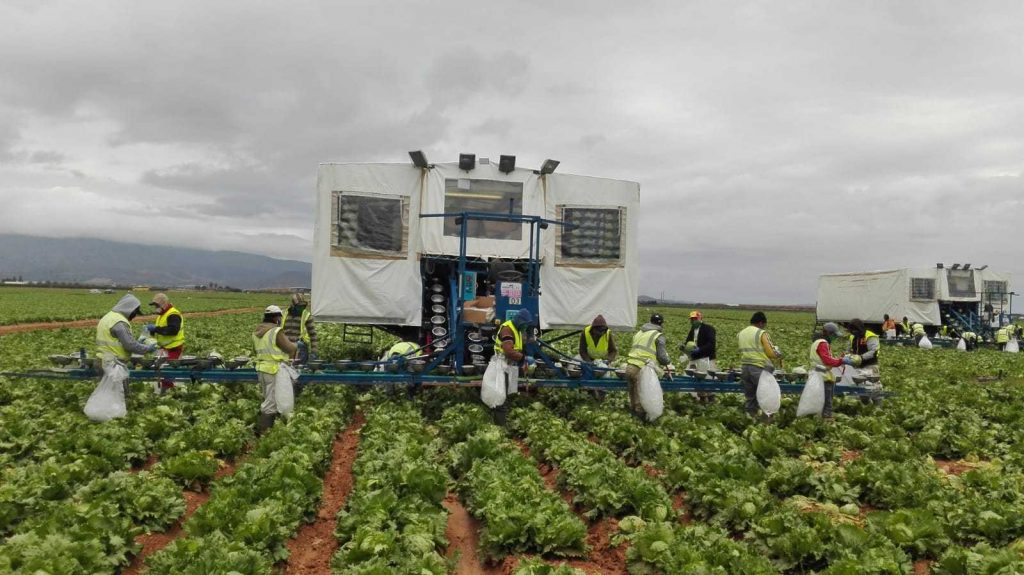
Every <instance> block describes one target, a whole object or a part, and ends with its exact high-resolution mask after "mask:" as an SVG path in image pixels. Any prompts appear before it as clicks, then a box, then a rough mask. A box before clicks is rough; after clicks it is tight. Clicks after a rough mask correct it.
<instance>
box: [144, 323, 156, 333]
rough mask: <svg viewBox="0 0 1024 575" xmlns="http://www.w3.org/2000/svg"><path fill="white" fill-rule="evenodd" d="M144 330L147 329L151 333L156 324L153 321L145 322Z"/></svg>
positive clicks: (154, 329)
mask: <svg viewBox="0 0 1024 575" xmlns="http://www.w3.org/2000/svg"><path fill="white" fill-rule="evenodd" d="M146 331H148V332H149V333H153V332H154V331H156V324H155V323H147V324H146Z"/></svg>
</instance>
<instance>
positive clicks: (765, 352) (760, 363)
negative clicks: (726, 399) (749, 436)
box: [736, 311, 782, 417]
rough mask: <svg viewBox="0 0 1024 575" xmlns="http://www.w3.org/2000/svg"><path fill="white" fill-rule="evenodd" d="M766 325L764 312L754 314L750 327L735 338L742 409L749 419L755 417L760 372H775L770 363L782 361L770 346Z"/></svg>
mask: <svg viewBox="0 0 1024 575" xmlns="http://www.w3.org/2000/svg"><path fill="white" fill-rule="evenodd" d="M767 325H768V317H767V316H765V315H764V312H760V311H759V312H755V313H754V315H752V316H751V317H750V325H749V326H747V327H745V328H743V330H741V331H740V333H739V334H737V336H736V340H737V344H738V345H739V348H740V368H741V369H740V383H742V384H743V395H744V396H745V397H746V402H745V403H744V406H743V408H744V410H745V411H746V412H747V415H750V416H751V417H753V416H755V415H757V382H758V381H759V380H760V379H761V372H762V371H764V370H768V371H769V373H771V372H773V371H775V364H774V363H772V362H773V361H781V360H782V352H781V351H779V348H777V347H775V345H773V344H772V340H771V338H770V337H768V332H767V331H765V329H764V328H765V327H766V326H767Z"/></svg>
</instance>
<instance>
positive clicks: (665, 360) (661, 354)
mask: <svg viewBox="0 0 1024 575" xmlns="http://www.w3.org/2000/svg"><path fill="white" fill-rule="evenodd" d="M654 329H656V330H658V331H662V329H661V326H660V325H658V324H656V323H651V322H647V323H645V324H644V325H642V326H641V327H640V330H641V331H651V330H654ZM655 347H656V351H657V354H656V355H657V356H658V363H660V364H661V365H668V364H670V363H672V360H671V359H669V357H668V351H667V350H666V349H665V334H664V333H662V334H661V335H660V336H658V341H657V343H656V345H655Z"/></svg>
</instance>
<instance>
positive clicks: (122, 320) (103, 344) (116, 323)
mask: <svg viewBox="0 0 1024 575" xmlns="http://www.w3.org/2000/svg"><path fill="white" fill-rule="evenodd" d="M141 305H142V304H141V303H139V299H138V298H137V297H135V296H133V295H132V294H126V295H125V296H124V297H122V298H121V299H120V301H118V302H117V305H115V306H114V308H113V309H111V310H110V311H109V312H107V315H105V316H103V317H102V318H101V319H100V321H99V323H98V324H97V325H96V357H97V358H99V359H100V360H101V361H102V362H103V363H104V364H107V363H109V362H111V361H121V362H125V361H127V360H128V359H130V358H131V355H132V354H133V353H139V354H144V353H150V352H153V351H156V348H157V346H156V344H153V345H145V344H142V343H139V342H138V341H135V338H134V337H133V336H132V326H131V320H132V319H133V318H135V316H137V315H139V308H140V307H141Z"/></svg>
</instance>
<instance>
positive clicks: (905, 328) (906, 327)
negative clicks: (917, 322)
mask: <svg viewBox="0 0 1024 575" xmlns="http://www.w3.org/2000/svg"><path fill="white" fill-rule="evenodd" d="M900 330H901V331H902V332H903V335H905V336H908V337H909V336H910V320H909V319H907V316H903V321H902V322H901V323H900Z"/></svg>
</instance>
